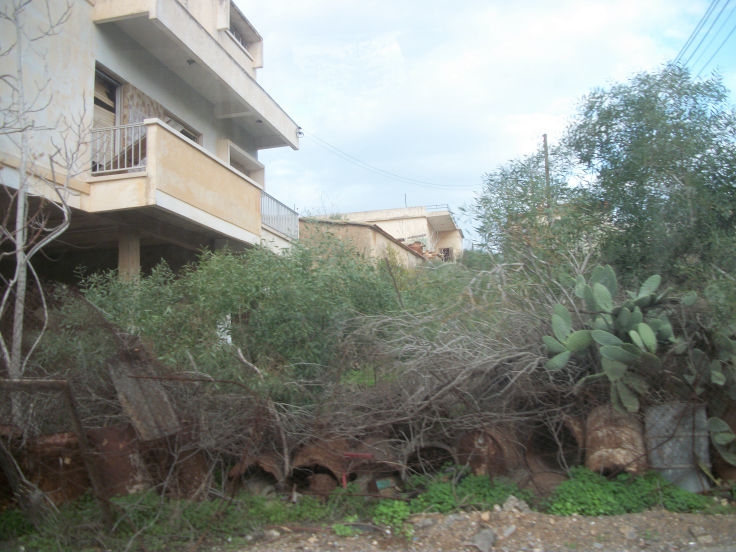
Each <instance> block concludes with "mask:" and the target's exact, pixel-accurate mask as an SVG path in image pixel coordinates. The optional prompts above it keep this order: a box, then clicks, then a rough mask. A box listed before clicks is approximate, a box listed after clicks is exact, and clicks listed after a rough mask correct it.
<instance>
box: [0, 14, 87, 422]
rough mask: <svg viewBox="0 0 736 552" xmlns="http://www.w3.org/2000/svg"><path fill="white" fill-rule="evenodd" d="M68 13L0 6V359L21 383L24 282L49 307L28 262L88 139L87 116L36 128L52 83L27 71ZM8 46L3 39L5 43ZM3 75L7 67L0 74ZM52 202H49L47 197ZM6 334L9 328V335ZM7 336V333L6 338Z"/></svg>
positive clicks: (65, 214)
mask: <svg viewBox="0 0 736 552" xmlns="http://www.w3.org/2000/svg"><path fill="white" fill-rule="evenodd" d="M70 14H71V5H70V4H68V3H66V4H60V3H56V2H50V1H49V0H45V1H42V0H13V1H9V2H4V3H3V6H2V8H0V26H1V27H0V28H1V30H2V32H1V33H0V36H2V37H3V43H2V46H1V47H0V60H1V61H2V62H3V63H2V67H3V68H7V71H6V72H4V73H3V74H1V75H0V98H2V100H0V102H1V103H0V125H1V126H0V146H1V149H2V150H3V153H4V159H3V165H4V166H3V167H2V171H1V172H0V184H2V190H3V192H2V193H4V194H5V197H4V198H3V204H4V205H7V206H8V208H7V209H6V210H5V215H4V217H3V221H2V234H0V260H2V261H4V262H6V261H10V264H11V269H10V270H9V275H8V276H7V277H4V278H3V284H4V290H3V292H2V297H0V321H2V322H3V324H2V331H1V332H0V354H1V356H2V359H3V362H4V364H5V367H6V374H7V376H8V377H9V378H10V379H20V378H21V377H22V375H23V373H24V371H25V368H26V364H27V362H28V358H29V357H30V355H31V354H32V352H33V350H34V348H35V346H36V345H37V344H38V341H39V340H40V337H41V335H42V334H43V330H42V331H41V332H39V334H38V336H37V338H36V339H35V340H34V342H33V343H31V344H30V345H28V344H26V343H24V339H23V335H24V331H23V330H24V318H25V311H26V298H27V288H28V283H29V279H30V282H32V283H33V284H34V285H35V286H36V288H37V290H38V295H39V297H40V300H41V303H42V310H43V318H44V327H45V320H46V308H45V307H46V306H45V301H44V299H43V289H42V286H41V282H40V280H39V277H38V274H37V273H36V271H35V270H34V268H33V264H32V262H31V261H32V259H33V256H34V255H36V254H37V253H38V252H39V251H40V250H41V249H42V248H43V247H44V246H45V245H47V244H48V243H49V242H51V241H52V240H54V239H56V238H57V237H58V236H59V235H61V234H62V233H63V232H64V231H65V230H66V228H67V227H68V225H69V220H70V214H71V210H70V207H69V205H68V201H67V200H68V198H69V194H70V189H69V184H70V181H71V179H72V178H74V176H75V175H76V174H77V173H78V172H80V169H81V161H82V158H83V154H84V148H83V147H82V145H83V143H84V139H85V136H86V128H85V125H84V122H85V115H84V113H82V114H80V115H79V116H78V117H75V118H73V119H71V120H70V119H67V118H66V117H61V118H60V119H59V120H57V121H55V123H54V124H52V125H46V124H42V123H39V122H38V121H39V117H40V114H41V113H43V112H44V111H45V110H46V109H47V108H48V106H49V105H50V104H51V103H52V100H53V92H52V89H51V86H50V84H51V80H50V79H49V78H48V76H47V74H45V73H46V72H45V71H43V73H44V78H43V80H40V81H39V80H38V77H39V74H38V73H33V74H27V68H29V67H32V66H37V65H38V64H39V63H42V62H41V60H43V59H44V57H45V54H46V52H47V50H48V48H49V47H50V44H49V39H50V38H51V37H53V36H55V35H57V34H58V33H59V32H60V31H61V28H62V26H63V25H64V23H66V21H67V20H68V19H69V17H70ZM5 41H8V42H5ZM4 70H5V69H4ZM48 198H50V199H48ZM8 329H9V331H8ZM8 334H9V335H8ZM11 399H12V400H11V404H12V419H13V422H14V423H16V424H17V425H22V417H23V412H22V409H21V404H20V402H19V400H17V396H16V395H11Z"/></svg>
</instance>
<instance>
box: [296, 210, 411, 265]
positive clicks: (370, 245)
mask: <svg viewBox="0 0 736 552" xmlns="http://www.w3.org/2000/svg"><path fill="white" fill-rule="evenodd" d="M325 234H330V235H332V236H335V237H337V238H339V239H341V240H344V241H345V242H347V243H349V244H351V245H352V246H353V247H354V248H355V249H356V251H358V252H359V253H360V254H362V255H364V256H365V257H367V258H372V259H389V260H392V261H395V262H397V263H399V264H400V265H401V266H404V267H406V268H412V267H415V266H417V265H419V264H421V263H423V262H424V261H425V259H424V257H423V256H422V255H421V253H419V252H417V251H416V250H414V249H412V248H410V247H408V246H407V245H405V244H403V243H402V242H400V241H398V240H397V239H395V238H394V237H393V236H391V235H390V234H388V233H387V232H386V231H385V230H383V229H381V227H379V226H378V225H376V224H367V223H364V222H350V221H345V220H333V219H326V218H316V217H315V218H302V219H300V220H299V235H300V236H301V239H302V240H305V241H307V242H309V241H311V242H314V241H316V240H319V238H320V237H322V236H323V235H325Z"/></svg>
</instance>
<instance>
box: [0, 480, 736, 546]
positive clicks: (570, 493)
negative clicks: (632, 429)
mask: <svg viewBox="0 0 736 552" xmlns="http://www.w3.org/2000/svg"><path fill="white" fill-rule="evenodd" d="M466 472H467V470H463V469H459V468H448V469H445V470H443V471H442V472H441V473H439V474H437V475H434V476H428V475H417V476H414V477H412V478H411V480H410V481H409V482H408V485H407V491H406V494H407V495H415V496H414V497H413V498H405V497H403V496H399V497H397V498H395V499H383V500H377V499H372V498H366V497H364V496H360V495H359V493H358V491H359V489H357V488H355V487H354V486H352V485H349V486H348V488H347V489H338V490H336V491H334V492H333V493H332V494H331V495H330V496H329V497H327V498H326V499H324V500H321V499H319V498H316V497H312V496H303V497H300V498H299V500H298V501H297V502H296V503H291V502H289V501H287V500H284V499H283V498H278V497H276V498H273V497H272V498H265V497H262V496H256V495H249V494H246V493H238V494H236V495H235V496H233V497H231V498H227V499H219V500H211V501H203V502H195V501H189V500H173V499H166V498H162V497H160V496H159V495H158V494H157V493H156V492H153V491H149V492H146V493H143V494H135V495H130V496H126V497H121V498H117V499H115V500H114V503H115V506H116V508H117V509H118V511H119V512H120V516H119V518H118V521H117V523H116V526H115V528H114V530H113V531H112V532H110V533H108V534H105V535H101V534H100V532H99V526H100V524H101V514H100V512H99V510H98V509H97V505H96V503H95V501H94V500H92V498H91V497H90V496H84V497H82V498H80V499H78V500H76V501H75V502H73V503H69V504H65V505H64V506H62V507H61V509H60V511H59V513H58V515H57V517H56V518H54V519H50V520H48V521H47V523H46V524H44V525H43V526H42V527H41V528H40V529H39V530H37V531H34V530H33V528H32V527H30V526H29V525H28V524H27V522H24V519H23V517H22V515H20V514H19V513H18V512H17V511H16V510H6V511H4V512H2V513H0V528H2V529H3V531H4V532H3V534H4V535H6V538H9V539H15V542H16V543H17V544H18V545H19V546H20V545H22V546H24V547H25V549H26V550H29V551H33V550H84V549H88V548H93V547H95V546H98V545H103V546H105V547H108V548H113V549H122V548H123V547H132V549H141V550H171V549H172V548H181V547H185V546H190V545H192V544H193V543H200V544H201V543H207V544H209V545H219V546H223V547H225V548H226V549H230V548H232V549H239V548H242V546H244V545H246V544H248V543H251V542H253V539H258V538H260V535H261V534H262V532H263V531H264V530H265V529H267V528H269V527H279V526H283V525H284V524H289V523H296V524H301V525H303V524H305V523H306V524H311V525H314V526H315V527H320V526H321V527H329V528H330V529H331V530H332V531H333V532H334V533H335V534H336V535H337V536H352V535H354V534H359V533H360V532H361V531H364V530H366V527H370V525H371V524H373V525H374V528H375V529H379V530H389V531H390V532H391V533H392V534H393V535H396V536H401V537H406V538H408V537H411V536H412V534H413V531H414V527H413V524H412V517H411V516H412V515H413V514H416V513H424V512H439V513H450V512H456V511H462V510H465V511H471V510H474V511H488V510H492V509H493V507H494V506H495V505H503V504H504V503H505V502H506V501H507V499H508V498H509V497H510V496H515V497H516V498H519V499H521V500H524V501H526V502H527V503H528V504H529V505H530V506H531V507H534V508H536V509H538V510H540V511H545V512H549V513H552V514H556V515H572V514H579V515H591V516H599V515H617V514H623V513H632V512H640V511H643V510H645V509H648V508H652V507H659V508H664V509H667V510H669V511H673V512H703V511H705V512H711V511H718V512H720V513H727V512H729V511H730V510H729V509H728V508H725V509H724V508H723V507H719V506H717V505H716V503H714V501H713V499H712V498H710V497H704V496H700V495H696V494H693V493H689V492H687V491H683V490H681V489H678V488H677V487H674V486H673V485H672V484H671V483H668V482H666V481H665V480H664V479H662V478H661V477H660V476H658V475H657V474H654V473H648V474H646V475H644V476H641V477H633V476H630V475H628V474H624V475H620V476H618V477H616V478H614V479H612V480H609V479H607V478H605V477H603V476H601V475H599V474H596V473H593V472H590V471H588V470H586V469H585V468H582V467H577V468H573V469H572V470H571V473H570V475H571V478H570V479H569V480H568V481H566V482H565V483H563V484H561V485H560V486H559V487H558V488H557V489H556V491H555V492H554V493H553V494H552V495H551V496H550V497H549V498H548V499H547V500H540V499H539V498H538V497H536V496H535V495H534V494H533V493H531V492H530V491H528V490H522V489H519V487H518V486H517V485H516V484H515V483H513V482H512V481H510V480H508V479H504V478H498V479H494V480H490V479H489V478H488V477H485V476H474V475H467V474H466ZM418 489H421V492H420V493H419V494H418V495H416V492H417V490H418ZM356 493H358V494H356ZM70 527H74V528H76V529H75V530H74V531H69V530H67V528H70Z"/></svg>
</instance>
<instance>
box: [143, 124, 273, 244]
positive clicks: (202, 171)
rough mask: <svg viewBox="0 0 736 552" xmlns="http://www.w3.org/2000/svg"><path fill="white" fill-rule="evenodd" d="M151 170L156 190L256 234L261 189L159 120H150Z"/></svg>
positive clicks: (149, 168) (149, 154)
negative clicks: (164, 125) (151, 121)
mask: <svg viewBox="0 0 736 552" xmlns="http://www.w3.org/2000/svg"><path fill="white" fill-rule="evenodd" d="M146 126H147V127H148V137H147V142H148V174H149V177H150V178H151V179H152V182H153V184H154V185H155V187H156V189H157V190H161V191H162V192H165V193H167V194H169V195H170V196H172V197H175V198H176V199H178V200H180V201H183V202H185V203H187V204H189V205H191V206H193V207H196V208H197V209H201V210H203V211H205V212H207V213H209V214H211V215H213V216H215V217H217V218H219V219H221V220H224V221H227V222H230V223H232V224H234V225H236V226H239V227H240V228H243V229H245V230H248V231H250V232H252V233H254V234H256V235H260V234H261V190H260V189H258V188H257V187H256V186H253V185H252V184H250V183H249V182H247V181H246V180H243V179H242V178H240V177H239V176H238V175H237V174H235V173H234V172H233V171H231V170H230V169H229V168H227V167H226V166H225V165H223V164H222V163H220V162H218V161H216V160H215V159H214V158H213V157H210V156H209V155H207V154H205V153H204V151H203V150H201V149H199V148H196V147H195V146H193V145H192V144H190V143H188V142H186V141H185V140H184V139H183V138H181V137H179V136H178V135H176V134H174V133H172V132H170V131H168V130H167V129H165V128H164V127H163V126H161V125H159V124H148V125H146Z"/></svg>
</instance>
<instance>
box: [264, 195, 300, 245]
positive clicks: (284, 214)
mask: <svg viewBox="0 0 736 552" xmlns="http://www.w3.org/2000/svg"><path fill="white" fill-rule="evenodd" d="M261 223H262V224H263V225H264V226H268V227H269V228H272V229H273V230H276V231H277V232H281V233H282V234H284V235H286V236H288V237H290V238H293V239H298V238H299V213H297V212H296V211H294V210H293V209H290V208H289V207H287V206H286V205H284V204H283V203H281V202H280V201H279V200H278V199H276V198H275V197H273V196H270V195H268V194H267V193H266V192H261Z"/></svg>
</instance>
